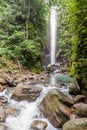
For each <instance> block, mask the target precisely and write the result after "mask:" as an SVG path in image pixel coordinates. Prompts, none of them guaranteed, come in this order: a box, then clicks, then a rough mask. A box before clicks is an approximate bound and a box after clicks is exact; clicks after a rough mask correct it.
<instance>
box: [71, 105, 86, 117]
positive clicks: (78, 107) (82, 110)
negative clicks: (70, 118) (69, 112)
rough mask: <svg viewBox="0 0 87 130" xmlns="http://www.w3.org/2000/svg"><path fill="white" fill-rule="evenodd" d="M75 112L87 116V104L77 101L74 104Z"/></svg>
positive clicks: (80, 115)
mask: <svg viewBox="0 0 87 130" xmlns="http://www.w3.org/2000/svg"><path fill="white" fill-rule="evenodd" d="M73 107H74V113H75V114H76V115H77V116H79V117H87V104H85V103H77V104H75V105H74V106H73Z"/></svg>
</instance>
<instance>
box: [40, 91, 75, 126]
mask: <svg viewBox="0 0 87 130" xmlns="http://www.w3.org/2000/svg"><path fill="white" fill-rule="evenodd" d="M72 105H73V101H72V100H71V99H69V98H68V97H67V96H66V95H64V94H63V93H62V92H60V91H59V90H58V89H52V90H50V91H49V92H48V93H47V95H46V96H45V97H44V99H43V100H42V102H41V103H40V105H39V108H40V110H41V112H42V113H43V115H44V116H45V117H46V118H48V120H49V121H50V122H51V123H52V125H53V126H54V127H62V125H63V124H64V123H65V122H66V121H68V120H69V119H70V117H69V114H70V112H71V109H70V106H72Z"/></svg>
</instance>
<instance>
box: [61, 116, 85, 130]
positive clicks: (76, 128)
mask: <svg viewBox="0 0 87 130" xmlns="http://www.w3.org/2000/svg"><path fill="white" fill-rule="evenodd" d="M63 130H87V118H77V119H73V120H70V121H68V122H66V123H65V124H64V125H63Z"/></svg>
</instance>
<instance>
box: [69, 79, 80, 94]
mask: <svg viewBox="0 0 87 130" xmlns="http://www.w3.org/2000/svg"><path fill="white" fill-rule="evenodd" d="M69 93H70V94H71V95H77V94H80V87H79V85H78V83H77V81H76V82H75V83H73V84H71V86H69Z"/></svg>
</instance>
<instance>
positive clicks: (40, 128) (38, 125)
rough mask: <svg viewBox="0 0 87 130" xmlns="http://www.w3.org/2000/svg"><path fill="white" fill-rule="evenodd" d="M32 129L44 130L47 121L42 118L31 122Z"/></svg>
mask: <svg viewBox="0 0 87 130" xmlns="http://www.w3.org/2000/svg"><path fill="white" fill-rule="evenodd" d="M31 128H32V129H33V130H45V129H46V128H47V123H46V122H45V121H42V120H35V121H33V123H32V124H31Z"/></svg>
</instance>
